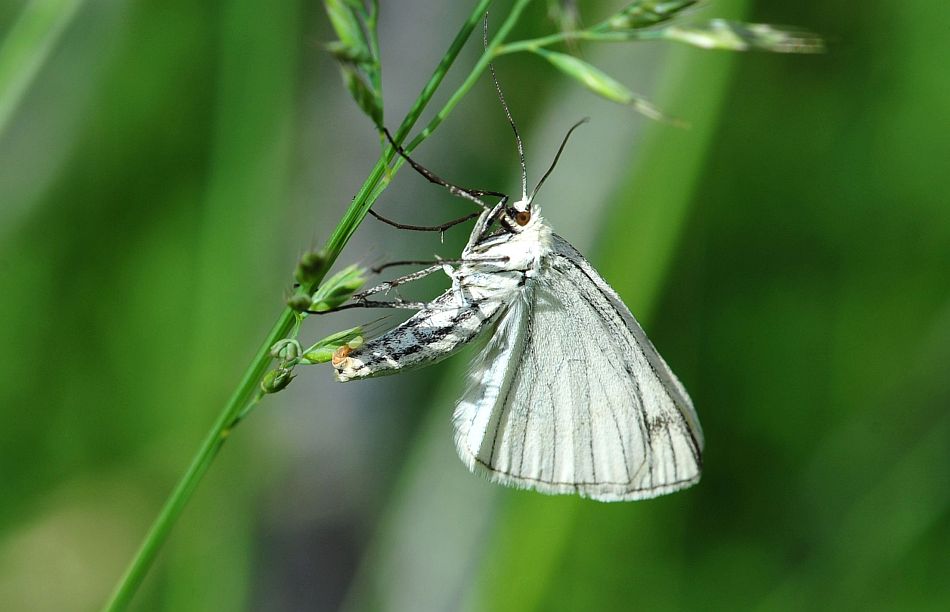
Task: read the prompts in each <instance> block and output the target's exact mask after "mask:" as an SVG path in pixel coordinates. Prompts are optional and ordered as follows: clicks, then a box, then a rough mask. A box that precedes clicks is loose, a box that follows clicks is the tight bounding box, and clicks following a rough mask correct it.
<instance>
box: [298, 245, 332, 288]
mask: <svg viewBox="0 0 950 612" xmlns="http://www.w3.org/2000/svg"><path fill="white" fill-rule="evenodd" d="M326 264H327V252H326V251H324V250H322V249H321V250H319V251H307V252H306V253H304V254H303V255H301V256H300V261H298V262H297V269H296V270H295V271H294V278H296V279H297V282H298V283H300V284H301V285H309V284H311V283H314V282H316V280H317V279H318V278H320V274H321V273H322V272H323V268H324V266H326Z"/></svg>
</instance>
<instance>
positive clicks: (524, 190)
mask: <svg viewBox="0 0 950 612" xmlns="http://www.w3.org/2000/svg"><path fill="white" fill-rule="evenodd" d="M482 42H483V44H484V46H485V49H486V50H487V49H488V13H487V12H486V13H485V27H484V28H483V33H482ZM488 70H489V72H491V80H492V81H493V82H494V83H495V91H496V92H498V99H499V100H500V101H501V105H502V107H503V108H504V109H505V116H506V117H508V125H510V126H511V131H512V132H514V133H515V140H516V141H517V143H518V158H519V160H520V162H521V201H522V202H525V201H527V200H528V168H527V166H525V163H524V144H523V143H522V142H521V134H519V133H518V127H517V126H516V125H515V120H514V119H513V118H512V116H511V109H510V108H508V103H507V102H505V94H503V93H502V92H501V85H499V84H498V76H497V75H496V74H495V65H494V64H493V63H492V62H488Z"/></svg>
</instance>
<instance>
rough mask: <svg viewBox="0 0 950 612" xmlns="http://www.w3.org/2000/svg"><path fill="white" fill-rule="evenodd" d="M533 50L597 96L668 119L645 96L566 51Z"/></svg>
mask: <svg viewBox="0 0 950 612" xmlns="http://www.w3.org/2000/svg"><path fill="white" fill-rule="evenodd" d="M534 52H535V53H537V54H538V55H540V56H542V57H543V58H545V59H546V60H548V61H549V62H551V64H552V65H554V66H555V67H556V68H557V69H558V70H560V71H561V72H563V73H564V74H566V75H568V76H570V77H572V78H574V79H576V80H578V81H580V82H581V83H583V85H584V86H585V87H586V88H587V89H589V90H591V91H592V92H594V93H595V94H597V95H598V96H600V97H602V98H606V99H607V100H610V101H611V102H616V103H617V104H623V105H626V106H630V107H632V108H633V109H634V110H636V111H637V112H639V113H641V114H643V115H646V116H647V117H649V118H651V119H656V120H659V121H669V118H668V117H667V116H666V115H664V114H663V112H662V111H660V109H658V108H657V107H655V106H653V104H651V103H650V102H649V101H648V100H647V99H646V98H644V97H643V96H640V95H638V94H635V93H634V92H632V91H630V89H629V88H627V86H626V85H624V84H623V83H621V82H620V81H618V80H617V79H615V78H613V77H612V76H610V75H609V74H607V73H606V72H604V71H602V70H600V69H599V68H597V67H595V66H593V65H591V64H588V63H587V62H585V61H584V60H582V59H578V58H576V57H574V56H573V55H568V54H567V53H558V52H556V51H548V50H547V49H541V48H538V49H534Z"/></svg>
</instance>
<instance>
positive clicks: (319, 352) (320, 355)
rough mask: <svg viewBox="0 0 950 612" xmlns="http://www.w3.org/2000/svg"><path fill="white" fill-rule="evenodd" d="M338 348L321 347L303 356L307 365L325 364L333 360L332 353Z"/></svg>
mask: <svg viewBox="0 0 950 612" xmlns="http://www.w3.org/2000/svg"><path fill="white" fill-rule="evenodd" d="M338 348H340V347H338V346H321V347H319V348H315V349H313V350H311V351H307V352H306V353H304V354H303V358H304V359H306V360H307V361H306V362H307V363H309V364H316V363H326V362H328V361H330V360H331V359H333V353H335V352H336V350H337V349H338Z"/></svg>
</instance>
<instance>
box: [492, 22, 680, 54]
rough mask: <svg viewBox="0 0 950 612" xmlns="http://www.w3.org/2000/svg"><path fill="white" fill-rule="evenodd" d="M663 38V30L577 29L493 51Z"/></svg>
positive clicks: (497, 52) (504, 52) (496, 52)
mask: <svg viewBox="0 0 950 612" xmlns="http://www.w3.org/2000/svg"><path fill="white" fill-rule="evenodd" d="M662 38H663V30H659V29H655V30H624V31H622V32H599V31H597V30H596V29H593V28H591V29H589V30H577V31H575V32H558V33H557V34H551V35H549V36H541V37H539V38H531V39H528V40H519V41H517V42H513V43H509V44H507V45H501V46H500V47H498V49H497V50H496V51H495V55H496V56H498V55H507V54H509V53H519V52H521V51H537V50H538V49H541V48H542V47H550V46H551V45H556V44H557V43H562V42H572V41H576V40H590V41H594V42H632V41H638V40H660V39H662Z"/></svg>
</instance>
